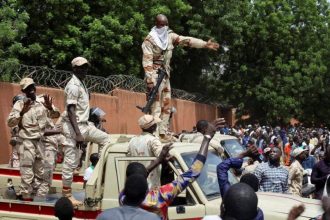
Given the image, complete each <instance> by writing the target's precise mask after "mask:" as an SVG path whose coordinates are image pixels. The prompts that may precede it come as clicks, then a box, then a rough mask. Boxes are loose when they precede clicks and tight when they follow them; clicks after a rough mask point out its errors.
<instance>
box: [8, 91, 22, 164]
mask: <svg viewBox="0 0 330 220" xmlns="http://www.w3.org/2000/svg"><path fill="white" fill-rule="evenodd" d="M24 98H25V95H23V94H19V95H16V96H14V98H13V106H14V105H15V103H16V102H17V101H18V100H23V99H24ZM18 131H19V127H18V126H15V127H13V128H11V131H10V133H11V138H10V141H9V144H10V145H11V146H12V147H13V149H12V152H11V154H10V159H9V167H12V168H19V146H20V145H21V143H22V139H21V138H20V137H19V135H18Z"/></svg>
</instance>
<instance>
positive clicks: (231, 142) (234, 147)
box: [220, 139, 244, 157]
mask: <svg viewBox="0 0 330 220" xmlns="http://www.w3.org/2000/svg"><path fill="white" fill-rule="evenodd" d="M220 144H221V146H222V147H223V148H225V151H226V152H227V153H228V155H229V157H237V156H238V155H239V154H240V153H242V152H243V151H244V148H243V146H242V145H241V144H240V143H239V142H238V140H236V139H228V140H222V141H220Z"/></svg>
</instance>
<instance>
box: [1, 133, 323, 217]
mask: <svg viewBox="0 0 330 220" xmlns="http://www.w3.org/2000/svg"><path fill="white" fill-rule="evenodd" d="M114 137H115V138H116V140H118V141H117V143H115V144H112V145H109V146H108V147H106V148H104V150H103V152H102V156H101V158H100V160H99V163H98V165H97V166H96V167H95V169H94V172H93V174H92V177H91V178H90V180H89V181H88V182H87V184H86V188H85V189H84V190H83V189H82V181H81V177H76V183H75V185H74V189H75V193H74V195H75V196H76V197H77V198H80V199H81V200H84V203H85V205H84V206H83V207H81V208H79V209H77V210H76V211H75V219H95V218H96V216H97V215H98V214H99V213H100V212H102V211H103V210H105V209H108V208H113V207H117V206H119V203H118V196H119V193H120V191H121V190H122V189H123V188H124V182H125V171H126V167H127V165H128V164H129V163H130V162H131V161H151V160H153V159H155V158H150V157H138V158H137V157H127V150H128V142H127V140H128V139H129V138H131V137H132V136H131V135H130V136H126V137H123V138H121V137H120V138H118V137H119V136H118V135H117V136H114ZM120 139H121V140H124V141H120ZM199 148H200V144H193V143H180V142H178V143H174V144H173V149H172V150H171V151H170V154H171V155H173V156H174V158H175V162H174V163H170V167H171V168H172V169H173V171H174V173H175V174H176V175H179V174H180V173H182V172H184V171H186V170H188V167H189V166H190V165H191V163H192V161H193V159H194V158H195V156H196V154H197V152H198V150H199ZM221 161H222V159H221V158H220V157H219V156H218V155H217V153H216V152H215V150H214V149H212V148H209V152H208V158H207V161H206V163H205V166H204V168H203V171H202V173H201V175H200V177H199V178H198V179H197V180H196V181H195V182H194V183H192V184H191V185H190V186H189V187H188V188H187V190H185V191H184V192H182V193H181V194H180V195H179V196H178V197H177V198H176V199H175V200H174V202H173V204H172V205H171V206H170V207H169V209H168V216H169V219H186V220H188V219H189V220H192V219H194V220H197V219H202V218H203V217H204V216H205V215H219V213H220V203H221V196H220V192H219V186H218V182H217V175H216V166H217V165H218V164H219V163H220V162H221ZM6 169H7V171H6ZM15 172H17V170H16V171H15V170H12V169H9V168H1V169H0V184H1V187H2V189H3V190H2V192H3V193H2V198H1V199H0V220H1V219H3V220H9V219H35V220H49V219H57V218H55V217H54V216H53V215H54V209H53V206H54V203H55V201H56V199H57V198H59V197H60V196H61V195H60V193H56V192H54V194H50V195H49V197H48V198H47V201H46V202H22V201H18V200H10V199H5V198H4V197H5V196H4V195H3V194H4V193H5V192H6V190H5V188H6V187H5V185H6V182H7V179H8V178H12V179H13V182H14V185H15V186H17V185H18V184H19V176H17V175H16V176H15V175H13V174H14V173H15ZM54 175H55V177H56V178H55V180H54V185H55V186H56V188H57V189H58V191H60V187H61V181H60V179H59V176H60V174H54ZM56 175H58V176H56ZM229 177H230V182H231V183H235V182H237V179H236V178H235V177H234V176H233V175H232V174H231V173H229ZM257 194H258V198H259V207H260V208H261V209H262V210H263V212H264V214H265V219H270V220H276V219H286V217H287V215H288V212H289V210H290V209H291V207H292V206H294V205H298V204H301V203H303V204H305V206H306V210H305V212H304V213H303V215H302V216H301V217H300V218H299V219H310V218H313V217H317V216H319V215H320V214H322V209H321V205H320V202H319V201H317V200H312V199H303V198H299V197H295V196H291V195H285V194H274V193H257Z"/></svg>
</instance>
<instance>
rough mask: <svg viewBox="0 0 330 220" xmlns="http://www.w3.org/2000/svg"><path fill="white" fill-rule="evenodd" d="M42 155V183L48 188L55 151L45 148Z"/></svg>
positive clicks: (50, 182)
mask: <svg viewBox="0 0 330 220" xmlns="http://www.w3.org/2000/svg"><path fill="white" fill-rule="evenodd" d="M44 155H45V157H44V181H45V182H46V183H47V184H48V187H50V186H51V185H52V181H53V171H54V168H55V157H56V151H54V150H51V149H50V150H49V149H47V148H46V149H45V150H44Z"/></svg>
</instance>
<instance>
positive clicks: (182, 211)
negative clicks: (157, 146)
mask: <svg viewBox="0 0 330 220" xmlns="http://www.w3.org/2000/svg"><path fill="white" fill-rule="evenodd" d="M154 159H156V158H155V157H116V158H115V169H116V173H117V175H116V176H117V181H116V182H118V188H117V190H118V193H120V191H121V190H122V189H124V185H125V176H126V168H127V166H128V164H129V163H130V162H133V161H136V162H143V163H144V162H150V161H152V160H154ZM170 167H171V168H172V169H173V168H174V166H173V164H171V163H170ZM173 171H174V172H175V173H176V175H179V171H178V170H176V169H175V168H174V169H173ZM168 215H169V219H184V220H192V219H194V220H197V219H202V218H203V217H204V215H205V206H204V205H203V204H199V202H198V199H197V198H196V196H195V194H194V193H193V192H192V190H191V189H190V187H188V189H187V190H185V191H183V192H182V193H180V195H179V196H178V197H177V198H176V199H175V200H174V201H173V203H172V205H171V206H170V207H169V209H168Z"/></svg>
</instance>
